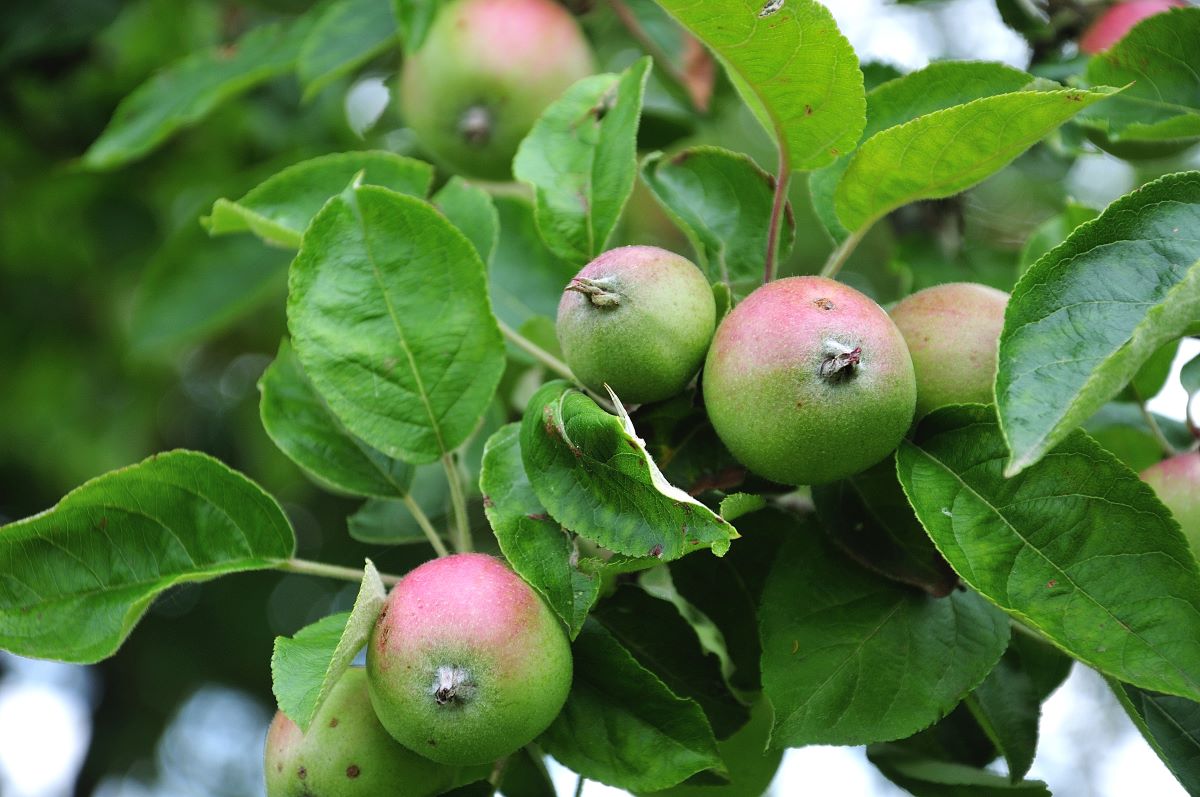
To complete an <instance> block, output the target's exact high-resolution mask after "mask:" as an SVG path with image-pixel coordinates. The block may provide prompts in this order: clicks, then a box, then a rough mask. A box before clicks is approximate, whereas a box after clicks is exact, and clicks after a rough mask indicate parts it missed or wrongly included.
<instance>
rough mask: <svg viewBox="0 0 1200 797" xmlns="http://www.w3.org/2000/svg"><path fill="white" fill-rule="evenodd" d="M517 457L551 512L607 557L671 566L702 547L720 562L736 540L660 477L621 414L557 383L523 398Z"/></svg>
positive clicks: (734, 533) (701, 507) (731, 532)
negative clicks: (656, 561)
mask: <svg viewBox="0 0 1200 797" xmlns="http://www.w3.org/2000/svg"><path fill="white" fill-rule="evenodd" d="M521 457H522V459H523V460H524V463H525V472H526V473H528V474H529V478H530V481H531V483H532V484H533V490H534V492H535V493H536V494H537V497H538V499H539V500H540V501H541V502H542V505H543V506H544V507H546V509H547V510H548V511H549V512H550V514H551V515H552V516H553V517H554V518H555V519H556V520H558V521H559V522H560V523H562V524H563V525H564V526H566V527H567V528H569V529H571V530H572V531H574V532H575V533H576V534H578V535H579V536H581V537H584V538H586V539H589V540H592V541H594V542H597V543H599V544H600V545H602V546H604V547H605V548H607V549H609V550H610V551H616V552H617V553H623V554H628V555H630V556H636V557H644V556H653V557H656V558H660V559H662V560H663V561H670V560H672V559H678V558H679V557H681V556H683V555H684V554H687V553H690V552H692V551H694V550H698V549H699V547H700V546H702V545H707V546H709V547H710V548H712V551H713V553H715V554H717V555H718V556H720V555H721V554H724V553H725V552H726V551H727V550H729V541H730V540H732V539H734V538H735V537H737V531H735V530H734V528H733V526H731V525H730V524H729V523H728V522H727V521H725V520H723V519H722V518H721V517H719V516H718V515H716V514H715V513H713V511H712V510H711V509H709V508H708V507H706V506H705V505H704V504H702V503H700V502H699V501H696V500H695V499H694V498H692V497H691V496H689V495H688V494H687V493H685V492H683V491H682V490H679V489H678V488H676V487H673V486H671V485H670V484H669V483H668V482H667V481H666V479H664V478H663V476H662V474H661V473H660V472H659V470H658V466H657V465H655V464H654V460H653V459H651V458H650V456H649V454H647V453H646V450H645V447H644V445H643V443H642V441H641V439H640V438H638V437H637V435H636V433H635V432H634V430H633V425H632V423H630V422H629V421H628V416H626V419H625V422H624V423H623V422H622V420H621V419H620V418H617V417H614V416H612V415H609V414H608V413H606V412H604V410H602V409H600V408H599V407H598V406H596V403H595V402H594V401H592V400H591V399H590V398H588V397H587V396H585V395H584V394H583V393H580V392H579V391H577V390H575V389H574V388H571V387H570V386H569V385H568V384H567V383H566V382H563V381H561V380H557V381H554V382H549V383H547V384H546V385H543V386H542V388H541V389H540V390H538V392H537V393H535V394H534V395H533V398H531V399H530V400H529V405H528V407H527V408H526V410H525V419H524V421H523V422H522V427H521Z"/></svg>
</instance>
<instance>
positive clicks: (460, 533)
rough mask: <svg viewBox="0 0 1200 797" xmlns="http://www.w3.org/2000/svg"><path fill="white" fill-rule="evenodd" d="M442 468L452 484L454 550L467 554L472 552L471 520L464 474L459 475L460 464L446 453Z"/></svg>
mask: <svg viewBox="0 0 1200 797" xmlns="http://www.w3.org/2000/svg"><path fill="white" fill-rule="evenodd" d="M442 467H443V468H444V469H445V471H446V480H447V481H448V482H449V483H450V503H451V504H452V505H453V506H454V530H455V534H454V550H455V551H457V552H458V553H467V552H469V551H470V550H471V547H472V546H471V519H470V518H469V517H468V515H467V495H466V492H465V491H464V490H463V483H462V474H461V473H459V470H458V463H457V462H455V461H454V454H452V453H450V452H446V453H445V454H443V455H442Z"/></svg>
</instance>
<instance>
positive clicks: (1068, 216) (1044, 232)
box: [1017, 202, 1100, 274]
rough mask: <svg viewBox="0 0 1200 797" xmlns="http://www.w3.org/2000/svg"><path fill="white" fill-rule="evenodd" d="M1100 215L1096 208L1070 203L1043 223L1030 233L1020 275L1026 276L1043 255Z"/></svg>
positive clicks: (1023, 250) (1020, 264)
mask: <svg viewBox="0 0 1200 797" xmlns="http://www.w3.org/2000/svg"><path fill="white" fill-rule="evenodd" d="M1099 215H1100V211H1098V210H1096V209H1095V208H1090V207H1088V206H1087V205H1079V204H1076V203H1074V202H1068V203H1067V206H1066V207H1065V208H1063V212H1062V213H1060V214H1058V215H1057V216H1053V217H1051V218H1049V219H1047V220H1046V221H1044V222H1042V223H1041V224H1039V225H1038V226H1037V227H1036V228H1035V229H1034V231H1033V232H1032V233H1030V235H1029V239H1028V240H1026V241H1025V246H1024V247H1022V249H1021V257H1020V262H1019V263H1018V265H1017V271H1018V273H1020V274H1024V273H1025V272H1026V271H1028V270H1029V267H1030V266H1032V265H1033V264H1034V263H1036V262H1037V261H1038V260H1039V259H1041V257H1042V255H1044V254H1046V253H1047V252H1049V251H1050V250H1051V249H1053V248H1054V247H1056V246H1058V245H1059V244H1061V243H1062V242H1063V241H1065V240H1067V236H1068V235H1070V234H1071V231H1072V230H1074V229H1075V228H1076V227H1078V226H1079V225H1080V224H1083V223H1084V222H1085V221H1091V220H1092V219H1094V218H1096V217H1097V216H1099Z"/></svg>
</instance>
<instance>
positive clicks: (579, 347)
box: [555, 246, 717, 404]
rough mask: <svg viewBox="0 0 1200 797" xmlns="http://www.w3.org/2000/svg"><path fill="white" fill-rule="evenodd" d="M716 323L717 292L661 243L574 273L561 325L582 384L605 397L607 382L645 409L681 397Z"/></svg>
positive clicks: (608, 256)
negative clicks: (677, 395)
mask: <svg viewBox="0 0 1200 797" xmlns="http://www.w3.org/2000/svg"><path fill="white" fill-rule="evenodd" d="M589 291H592V292H591V293H589ZM716 324H717V308H716V302H715V301H714V299H713V292H712V287H711V286H710V285H709V284H708V280H707V279H706V278H705V276H704V274H703V273H701V271H700V269H698V268H696V266H695V264H693V263H692V261H690V260H688V259H687V258H685V257H681V256H679V255H677V254H675V253H673V252H668V251H667V250H665V249H659V248H658V247H655V246H623V247H620V248H617V249H610V250H609V251H607V252H605V253H603V254H601V255H600V256H599V257H597V258H596V259H595V260H593V261H592V262H591V263H588V264H587V265H586V266H584V267H583V269H582V270H581V271H580V272H579V273H578V274H576V275H575V277H574V278H573V279H572V280H571V283H570V284H569V285H568V286H567V288H566V290H564V291H563V295H562V299H561V300H560V301H559V304H558V319H557V321H556V323H555V328H556V330H557V332H558V342H559V344H560V345H561V346H562V350H563V357H564V359H566V361H567V365H569V366H570V367H571V371H572V372H574V374H575V376H577V377H578V378H579V380H580V381H581V382H583V383H584V384H585V385H587V386H588V387H590V388H591V389H592V390H595V391H597V392H599V393H600V394H601V395H604V392H605V391H604V385H605V384H607V385H608V386H609V387H611V388H612V389H613V391H614V392H615V393H616V394H617V396H618V398H620V399H621V401H623V402H627V403H630V404H643V403H646V402H650V401H660V400H662V399H666V398H670V397H671V396H674V395H676V394H678V393H680V392H682V390H683V389H684V388H685V387H686V386H687V383H688V382H689V381H691V378H692V377H693V376H695V375H696V372H697V371H698V370H700V365H701V364H702V363H703V362H704V355H705V353H706V352H707V351H708V344H709V343H710V342H711V341H712V336H713V330H714V329H715V327H716Z"/></svg>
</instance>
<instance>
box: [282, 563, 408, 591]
mask: <svg viewBox="0 0 1200 797" xmlns="http://www.w3.org/2000/svg"><path fill="white" fill-rule="evenodd" d="M275 569H276V570H283V571H285V572H288V573H299V574H301V575H305V576H324V577H325V578H339V579H342V580H343V581H354V582H360V581H362V577H363V571H362V570H361V569H356V568H353V567H342V566H341V565H330V564H326V563H324V562H313V561H311V560H308V559H295V558H293V559H285V560H284V561H282V562H280V563H279V564H278V565H276V567H275ZM400 578H401V576H393V575H389V574H387V573H380V574H379V580H380V581H382V582H383V583H384V585H385V586H389V587H390V586H392V585H393V584H395V583H397V582H399V581H400Z"/></svg>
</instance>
